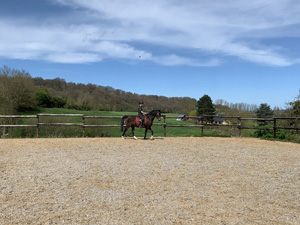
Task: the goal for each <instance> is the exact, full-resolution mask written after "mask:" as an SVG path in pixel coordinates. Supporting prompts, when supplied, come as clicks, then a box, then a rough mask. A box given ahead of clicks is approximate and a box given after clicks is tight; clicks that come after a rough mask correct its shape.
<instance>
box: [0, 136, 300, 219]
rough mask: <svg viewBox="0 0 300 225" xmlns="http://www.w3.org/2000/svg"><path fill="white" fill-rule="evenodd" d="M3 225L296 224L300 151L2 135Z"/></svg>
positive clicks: (265, 144) (294, 147) (211, 142)
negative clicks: (28, 137)
mask: <svg viewBox="0 0 300 225" xmlns="http://www.w3.org/2000/svg"><path fill="white" fill-rule="evenodd" d="M0 224H118V225H119V224H210V225H214V224H242V225H244V224H251V225H253V224H284V225H286V224H300V145H299V144H292V143H280V142H270V141H263V140H257V139H245V138H158V139H155V140H152V141H151V140H142V139H139V140H133V139H131V138H130V139H125V140H122V139H121V138H92V139H91V138H86V139H85V138H77V139H75V138H72V139H50V138H49V139H1V140H0Z"/></svg>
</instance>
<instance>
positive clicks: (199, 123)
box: [0, 114, 300, 138]
mask: <svg viewBox="0 0 300 225" xmlns="http://www.w3.org/2000/svg"><path fill="white" fill-rule="evenodd" d="M41 117H80V118H81V120H82V122H81V123H41V122H40V118H41ZM162 117H163V123H153V125H154V126H163V128H164V136H165V137H166V136H167V133H166V131H167V127H199V128H201V135H202V136H203V133H204V128H205V127H207V126H229V127H236V128H237V129H238V135H239V136H241V132H242V130H243V129H257V130H258V129H260V130H273V136H274V138H276V131H277V130H278V129H285V130H297V131H299V130H300V127H291V126H290V127H281V126H277V122H278V121H280V120H293V121H297V120H300V117H274V118H242V117H239V116H210V115H202V116H194V117H185V118H184V119H186V120H188V121H191V122H193V123H195V124H193V125H186V124H182V125H179V124H178V125H172V124H167V122H166V119H167V118H173V119H177V118H178V117H174V116H165V115H162ZM0 118H7V119H16V118H35V119H36V123H35V124H27V125H26V124H25V125H24V124H0V128H1V127H3V128H10V127H35V128H36V137H37V138H38V137H39V128H40V127H41V126H81V127H82V136H83V137H85V128H87V127H120V125H98V124H97V125H89V124H86V122H85V120H86V119H121V118H122V117H121V116H85V115H84V114H37V115H28V116H25V115H24V116H23V115H0ZM207 118H221V119H222V120H224V119H235V120H236V121H237V122H236V123H228V124H224V123H219V124H218V123H214V122H212V123H208V122H206V121H205V120H206V119H207ZM246 120H252V121H267V122H272V124H273V127H272V128H266V127H257V126H255V127H254V126H253V127H247V126H243V123H242V121H246Z"/></svg>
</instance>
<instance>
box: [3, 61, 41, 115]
mask: <svg viewBox="0 0 300 225" xmlns="http://www.w3.org/2000/svg"><path fill="white" fill-rule="evenodd" d="M0 87H1V92H0V105H1V108H2V107H9V108H10V110H8V111H27V110H30V109H32V108H34V107H35V99H34V92H35V86H34V83H33V80H32V78H31V77H30V75H29V73H27V72H26V71H24V70H22V71H20V70H15V69H11V68H9V67H7V66H4V67H3V68H1V69H0Z"/></svg>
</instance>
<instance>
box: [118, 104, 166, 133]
mask: <svg viewBox="0 0 300 225" xmlns="http://www.w3.org/2000/svg"><path fill="white" fill-rule="evenodd" d="M155 118H157V119H158V121H160V120H161V112H160V110H152V111H151V112H150V113H148V114H146V115H145V116H144V126H143V127H144V128H145V136H144V139H146V135H147V131H148V130H150V131H151V139H153V130H152V128H151V126H152V124H153V120H154V119H155ZM139 120H140V118H139V117H138V116H133V115H129V116H127V115H125V116H123V117H122V120H121V132H123V130H124V122H125V130H124V132H123V134H122V138H123V139H124V138H125V135H126V132H127V130H128V129H129V128H130V127H131V131H132V135H133V138H134V139H137V137H136V136H135V135H134V128H135V127H139V126H140V121H139Z"/></svg>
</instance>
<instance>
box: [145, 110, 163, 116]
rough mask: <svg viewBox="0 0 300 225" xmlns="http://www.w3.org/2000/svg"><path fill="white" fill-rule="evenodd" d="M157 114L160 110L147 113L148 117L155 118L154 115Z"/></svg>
mask: <svg viewBox="0 0 300 225" xmlns="http://www.w3.org/2000/svg"><path fill="white" fill-rule="evenodd" d="M158 112H160V110H152V111H151V112H149V113H148V115H151V116H155V115H156V113H158Z"/></svg>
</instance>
